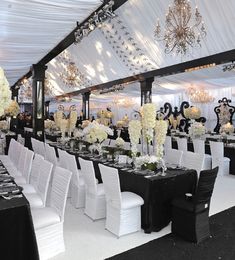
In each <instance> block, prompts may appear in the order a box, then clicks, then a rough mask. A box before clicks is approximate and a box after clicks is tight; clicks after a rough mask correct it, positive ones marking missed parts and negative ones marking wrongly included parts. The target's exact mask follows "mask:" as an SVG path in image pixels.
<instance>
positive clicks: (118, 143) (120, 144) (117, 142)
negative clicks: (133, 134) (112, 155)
mask: <svg viewBox="0 0 235 260" xmlns="http://www.w3.org/2000/svg"><path fill="white" fill-rule="evenodd" d="M124 144H125V141H124V140H123V139H122V138H121V137H118V138H117V139H116V140H115V146H116V147H119V148H122V147H124Z"/></svg>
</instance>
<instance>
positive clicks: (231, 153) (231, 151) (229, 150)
mask: <svg viewBox="0 0 235 260" xmlns="http://www.w3.org/2000/svg"><path fill="white" fill-rule="evenodd" d="M213 141H215V140H213ZM172 148H174V149H178V145H177V142H176V141H175V140H173V141H172ZM188 151H192V152H193V151H194V149H193V143H192V142H188ZM205 153H206V154H211V150H210V145H209V143H208V142H205ZM224 156H225V157H228V158H229V159H230V165H229V174H231V175H235V146H234V145H233V144H226V143H225V144H224Z"/></svg>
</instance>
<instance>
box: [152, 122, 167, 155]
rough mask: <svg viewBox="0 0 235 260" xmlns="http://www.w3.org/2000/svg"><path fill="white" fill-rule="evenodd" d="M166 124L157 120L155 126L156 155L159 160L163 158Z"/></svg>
mask: <svg viewBox="0 0 235 260" xmlns="http://www.w3.org/2000/svg"><path fill="white" fill-rule="evenodd" d="M167 129H168V123H167V121H165V120H162V119H160V120H157V121H156V124H155V140H156V155H157V158H158V159H159V160H160V159H161V158H162V157H163V144H164V143H165V140H166V134H167Z"/></svg>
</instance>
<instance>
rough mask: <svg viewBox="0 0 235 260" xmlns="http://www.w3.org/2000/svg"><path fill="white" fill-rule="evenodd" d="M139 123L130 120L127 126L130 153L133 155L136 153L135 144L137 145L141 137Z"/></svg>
mask: <svg viewBox="0 0 235 260" xmlns="http://www.w3.org/2000/svg"><path fill="white" fill-rule="evenodd" d="M141 129H142V126H141V122H140V121H138V120H131V121H130V122H129V126H128V133H129V137H130V141H131V151H132V153H133V154H136V153H137V152H138V150H137V144H138V143H139V140H140V137H141Z"/></svg>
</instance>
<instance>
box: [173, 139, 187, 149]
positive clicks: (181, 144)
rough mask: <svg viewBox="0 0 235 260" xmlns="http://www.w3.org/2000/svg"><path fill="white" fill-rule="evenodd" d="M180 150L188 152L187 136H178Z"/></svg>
mask: <svg viewBox="0 0 235 260" xmlns="http://www.w3.org/2000/svg"><path fill="white" fill-rule="evenodd" d="M176 141H177V145H178V150H180V151H183V152H186V151H188V140H187V138H179V137H177V138H176Z"/></svg>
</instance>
